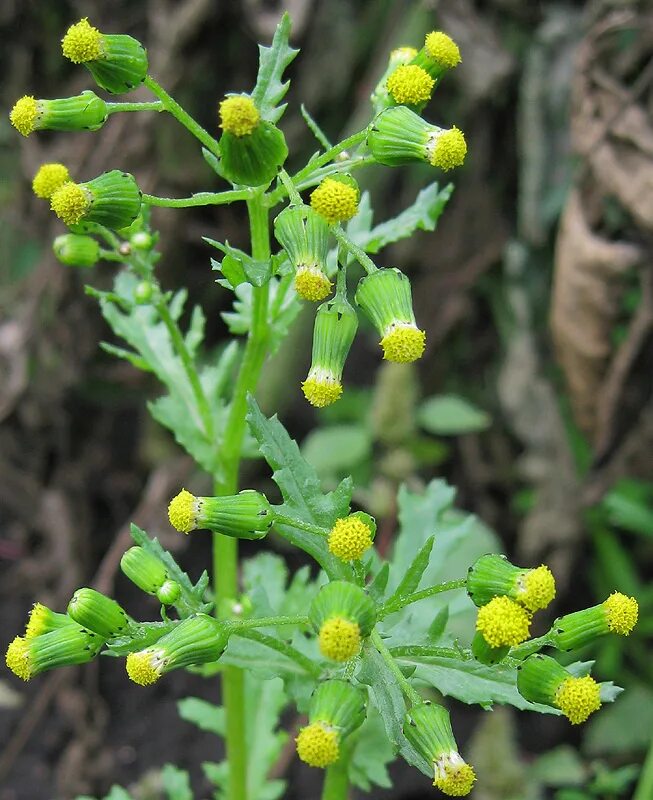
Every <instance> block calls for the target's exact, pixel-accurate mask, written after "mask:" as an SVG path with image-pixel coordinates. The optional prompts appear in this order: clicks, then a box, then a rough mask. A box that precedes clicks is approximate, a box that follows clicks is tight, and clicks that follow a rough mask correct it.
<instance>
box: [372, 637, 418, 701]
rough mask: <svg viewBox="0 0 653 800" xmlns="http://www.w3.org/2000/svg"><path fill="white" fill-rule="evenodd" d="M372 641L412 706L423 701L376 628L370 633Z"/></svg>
mask: <svg viewBox="0 0 653 800" xmlns="http://www.w3.org/2000/svg"><path fill="white" fill-rule="evenodd" d="M370 642H371V643H372V644H373V645H374V647H375V648H376V650H377V652H378V653H379V655H380V656H381V658H382V659H383V660H384V661H385V663H386V665H387V667H388V669H389V670H390V672H392V674H393V675H394V677H395V679H396V681H397V683H398V684H399V688H400V689H401V691H402V692H403V693H404V695H405V696H406V699H407V700H408V702H409V703H410V704H411V705H412V706H414V705H417V704H418V703H421V702H422V698H421V697H420V696H419V694H418V693H417V692H416V691H415V689H413V687H412V686H411V685H410V683H409V682H408V679H407V678H406V677H405V676H404V673H403V672H402V671H401V670H400V669H399V665H398V664H397V662H396V661H395V660H394V658H393V657H392V655H391V654H390V651H389V650H388V648H387V647H386V646H385V645H384V644H383V640H382V639H381V636H380V634H379V632H378V631H377V630H376V628H375V629H374V630H373V631H372V633H371V634H370Z"/></svg>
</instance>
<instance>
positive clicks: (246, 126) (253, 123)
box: [220, 94, 261, 136]
mask: <svg viewBox="0 0 653 800" xmlns="http://www.w3.org/2000/svg"><path fill="white" fill-rule="evenodd" d="M260 120H261V115H260V114H259V112H258V109H257V108H256V106H255V105H254V101H253V100H252V98H251V97H248V96H247V95H242V94H239V95H233V96H232V97H227V98H226V99H225V100H223V101H222V102H221V103H220V127H221V128H222V130H223V131H225V132H226V133H231V134H233V135H234V136H248V135H249V134H250V133H253V131H254V130H256V128H257V127H258V124H259V122H260Z"/></svg>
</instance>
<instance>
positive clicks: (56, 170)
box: [32, 164, 70, 200]
mask: <svg viewBox="0 0 653 800" xmlns="http://www.w3.org/2000/svg"><path fill="white" fill-rule="evenodd" d="M69 180H70V173H69V172H68V167H66V166H65V165H64V164H42V165H41V166H40V167H39V169H38V171H37V173H36V175H35V176H34V180H33V181H32V191H33V192H34V194H35V195H36V196H37V197H41V198H42V199H43V200H49V199H50V198H51V197H52V195H53V194H54V193H55V192H56V191H57V189H60V188H61V187H62V186H63V185H64V183H67V182H68V181H69Z"/></svg>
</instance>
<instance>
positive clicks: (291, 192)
mask: <svg viewBox="0 0 653 800" xmlns="http://www.w3.org/2000/svg"><path fill="white" fill-rule="evenodd" d="M279 180H280V181H281V183H282V184H283V185H284V186H285V187H286V191H287V192H288V197H289V198H290V202H291V203H292V204H293V205H296V206H298V205H301V202H302V198H301V197H300V196H299V192H298V191H297V189H296V188H295V184H294V183H293V182H292V178H291V177H290V175H288V173H287V172H286V170H285V169H280V170H279Z"/></svg>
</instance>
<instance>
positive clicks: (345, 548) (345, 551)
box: [329, 515, 372, 561]
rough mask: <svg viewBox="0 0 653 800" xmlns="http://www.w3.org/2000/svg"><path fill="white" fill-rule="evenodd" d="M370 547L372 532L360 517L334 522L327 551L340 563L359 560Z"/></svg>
mask: <svg viewBox="0 0 653 800" xmlns="http://www.w3.org/2000/svg"><path fill="white" fill-rule="evenodd" d="M371 546H372V531H371V530H370V528H369V526H368V525H366V524H365V523H364V522H363V520H362V519H361V518H360V517H357V516H356V515H352V516H349V517H345V518H344V519H338V520H336V524H335V525H334V526H333V528H332V529H331V533H330V534H329V550H330V551H331V552H332V553H333V555H334V556H336V558H339V559H340V560H341V561H352V560H353V559H356V558H360V557H361V556H362V555H363V553H365V552H366V551H367V550H369V549H370V547H371Z"/></svg>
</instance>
